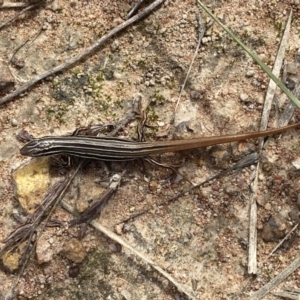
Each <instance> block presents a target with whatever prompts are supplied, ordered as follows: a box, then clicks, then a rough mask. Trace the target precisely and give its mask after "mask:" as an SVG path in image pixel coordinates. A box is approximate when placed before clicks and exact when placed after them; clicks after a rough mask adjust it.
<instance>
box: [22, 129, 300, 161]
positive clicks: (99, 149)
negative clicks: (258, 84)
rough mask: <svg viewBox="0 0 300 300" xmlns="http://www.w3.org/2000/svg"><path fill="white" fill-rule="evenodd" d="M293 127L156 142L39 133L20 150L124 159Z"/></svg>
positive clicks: (240, 139) (24, 152)
mask: <svg viewBox="0 0 300 300" xmlns="http://www.w3.org/2000/svg"><path fill="white" fill-rule="evenodd" d="M296 127H300V123H296V124H293V125H289V126H285V127H281V128H276V129H270V130H265V131H258V132H248V133H240V134H229V135H222V136H211V137H200V138H195V139H186V140H173V141H155V142H134V141H131V140H126V139H120V138H110V137H94V136H84V135H78V136H58V137H42V138H37V139H33V140H31V141H30V142H28V143H27V144H26V145H25V146H23V147H22V148H21V150H20V153H21V154H22V155H27V156H32V157H38V156H50V155H57V154H69V155H74V156H79V157H83V158H91V159H98V160H106V161H125V160H133V159H137V158H142V157H146V156H148V155H154V154H160V153H166V152H175V151H182V150H190V149H196V148H201V147H207V146H213V145H217V144H225V143H231V142H235V141H243V140H247V139H252V138H259V137H265V136H269V135H273V134H278V133H281V132H283V131H286V130H289V129H292V128H296Z"/></svg>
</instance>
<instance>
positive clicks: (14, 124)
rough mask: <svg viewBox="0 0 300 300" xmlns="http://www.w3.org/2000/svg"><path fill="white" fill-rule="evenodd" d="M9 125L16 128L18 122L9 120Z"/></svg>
mask: <svg viewBox="0 0 300 300" xmlns="http://www.w3.org/2000/svg"><path fill="white" fill-rule="evenodd" d="M10 124H11V126H14V127H16V126H18V121H17V120H16V119H11V120H10Z"/></svg>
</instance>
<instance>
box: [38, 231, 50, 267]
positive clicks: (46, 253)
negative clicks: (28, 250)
mask: <svg viewBox="0 0 300 300" xmlns="http://www.w3.org/2000/svg"><path fill="white" fill-rule="evenodd" d="M35 253H36V257H37V260H38V263H39V264H44V263H48V262H50V261H51V260H52V258H53V255H54V252H53V249H52V248H51V244H50V243H48V241H47V239H46V238H45V237H44V236H42V237H41V238H39V239H38V241H37V244H36V251H35Z"/></svg>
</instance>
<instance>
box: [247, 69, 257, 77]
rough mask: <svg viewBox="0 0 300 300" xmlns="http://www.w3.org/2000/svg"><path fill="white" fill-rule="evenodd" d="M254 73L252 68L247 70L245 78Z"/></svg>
mask: <svg viewBox="0 0 300 300" xmlns="http://www.w3.org/2000/svg"><path fill="white" fill-rule="evenodd" d="M254 75H255V72H254V71H253V70H249V71H248V72H247V73H246V77H247V78H250V77H253V76H254Z"/></svg>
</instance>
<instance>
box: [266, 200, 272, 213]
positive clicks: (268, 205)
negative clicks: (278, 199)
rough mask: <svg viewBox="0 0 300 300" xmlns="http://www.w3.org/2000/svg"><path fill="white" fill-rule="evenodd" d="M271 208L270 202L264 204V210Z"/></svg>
mask: <svg viewBox="0 0 300 300" xmlns="http://www.w3.org/2000/svg"><path fill="white" fill-rule="evenodd" d="M271 209H272V205H271V203H270V202H268V203H267V204H266V205H265V210H268V211H270V210H271Z"/></svg>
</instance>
